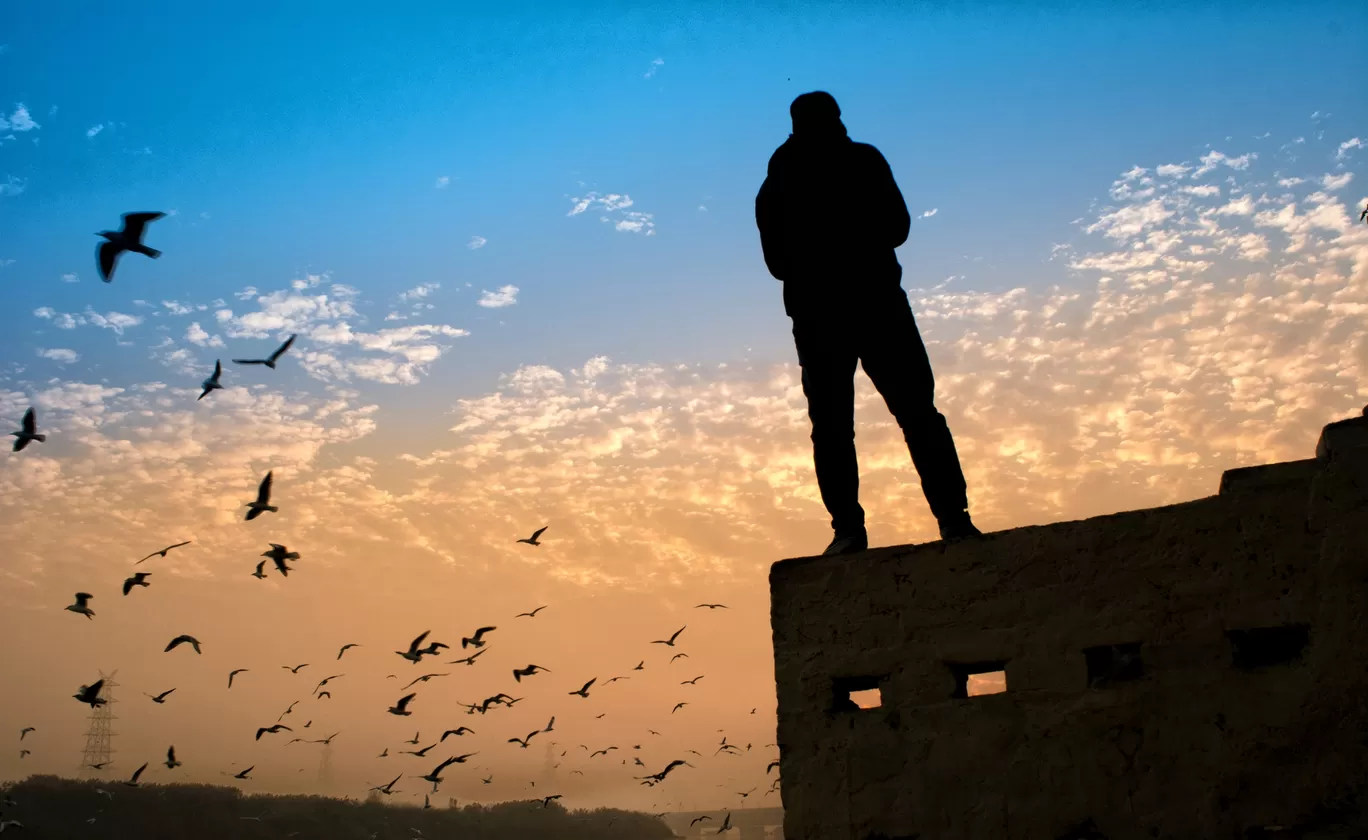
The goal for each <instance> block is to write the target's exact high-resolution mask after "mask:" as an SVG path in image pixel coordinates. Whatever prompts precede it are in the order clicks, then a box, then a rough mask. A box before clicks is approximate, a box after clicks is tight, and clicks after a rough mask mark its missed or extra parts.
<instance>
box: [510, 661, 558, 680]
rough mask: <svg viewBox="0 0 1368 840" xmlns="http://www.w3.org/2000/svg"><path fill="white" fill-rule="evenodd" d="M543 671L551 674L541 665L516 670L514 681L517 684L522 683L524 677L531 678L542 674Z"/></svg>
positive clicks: (514, 670) (514, 671)
mask: <svg viewBox="0 0 1368 840" xmlns="http://www.w3.org/2000/svg"><path fill="white" fill-rule="evenodd" d="M542 671H545V672H546V673H548V674H549V673H551V672H550V671H549V670H548V669H546V668H543V667H542V666H540V665H528V666H527V667H526V668H514V669H513V679H514V680H515V681H517V682H522V678H523V677H530V676H532V675H533V674H536V673H540V672H542Z"/></svg>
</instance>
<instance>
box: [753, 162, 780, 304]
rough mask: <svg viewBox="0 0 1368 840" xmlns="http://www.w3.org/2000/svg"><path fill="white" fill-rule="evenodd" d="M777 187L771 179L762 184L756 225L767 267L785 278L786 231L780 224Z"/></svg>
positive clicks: (758, 196) (775, 274) (756, 198)
mask: <svg viewBox="0 0 1368 840" xmlns="http://www.w3.org/2000/svg"><path fill="white" fill-rule="evenodd" d="M775 192H776V190H775V188H774V185H773V183H771V181H770V179H769V178H768V177H767V178H765V182H764V183H763V184H761V185H760V192H758V193H756V195H755V226H756V227H757V228H759V229H760V250H761V251H762V252H763V253H764V255H765V267H766V268H768V269H769V273H770V274H771V275H773V277H774V279H776V280H783V279H784V276H785V275H786V274H787V272H786V271H785V270H784V255H783V253H782V249H783V246H784V244H785V243H784V233H783V230H782V226H781V224H780V214H779V212H778V208H777V207H776V206H775V203H776V199H777V198H778V197H777V196H776V195H775Z"/></svg>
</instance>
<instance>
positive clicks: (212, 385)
mask: <svg viewBox="0 0 1368 840" xmlns="http://www.w3.org/2000/svg"><path fill="white" fill-rule="evenodd" d="M220 376H223V361H222V360H221V359H215V360H214V372H213V374H212V375H210V377H209V378H208V379H206V380H204V381H203V382H201V383H200V387H201V388H203V389H204V390H202V391H200V395H199V396H198V397H195V402H199V401H200V400H202V399H204V398H205V397H207V396H209V392H210V391H222V390H223V386H222V385H220V384H219V377H220Z"/></svg>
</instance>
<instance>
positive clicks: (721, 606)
mask: <svg viewBox="0 0 1368 840" xmlns="http://www.w3.org/2000/svg"><path fill="white" fill-rule="evenodd" d="M702 607H707V608H708V609H710V610H717V609H722V610H725V609H728V607H727V605H726V604H699V605H698V606H697V607H694V609H700V608H702Z"/></svg>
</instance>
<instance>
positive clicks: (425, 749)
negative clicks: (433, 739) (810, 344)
mask: <svg viewBox="0 0 1368 840" xmlns="http://www.w3.org/2000/svg"><path fill="white" fill-rule="evenodd" d="M435 746H437V745H436V744H428V745H427V746H426V747H423V748H422V749H421V750H400V752H401V753H402V754H403V755H416V756H418V757H419V758H423V757H424V756H426V755H427V754H428V750H430V749H432V748H433V747H435Z"/></svg>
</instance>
